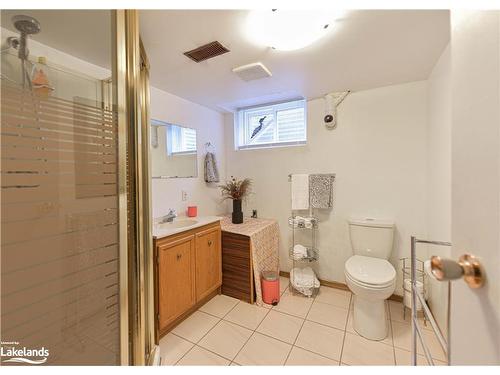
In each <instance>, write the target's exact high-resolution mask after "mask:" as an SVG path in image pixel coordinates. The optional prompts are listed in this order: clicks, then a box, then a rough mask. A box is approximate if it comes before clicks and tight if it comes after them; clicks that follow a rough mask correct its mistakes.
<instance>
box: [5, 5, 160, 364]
mask: <svg viewBox="0 0 500 375" xmlns="http://www.w3.org/2000/svg"><path fill="white" fill-rule="evenodd" d="M1 13H2V18H1V21H2V22H1V81H0V83H1V143H2V148H1V307H2V309H1V326H0V327H1V332H0V334H1V340H2V349H3V351H4V352H8V349H16V350H18V349H21V350H22V349H23V348H25V351H24V352H23V353H27V352H26V350H31V351H32V353H35V354H34V355H28V354H26V355H11V356H3V357H2V358H1V361H2V365H8V364H16V363H17V364H50V365H85V364H88V365H118V364H147V362H148V361H149V360H151V357H152V355H153V354H154V353H153V351H154V342H152V339H151V333H150V331H149V329H148V327H147V324H150V320H152V319H151V317H150V314H151V312H150V311H149V310H148V303H149V298H148V296H147V295H145V294H144V290H146V291H147V290H148V282H149V279H148V277H149V275H148V264H149V259H147V257H148V256H149V251H150V244H149V243H148V242H147V241H145V240H144V238H145V235H144V233H145V232H147V231H148V230H149V229H148V225H149V223H148V219H146V221H144V220H143V218H142V215H144V216H145V217H146V218H149V217H150V215H149V207H148V199H149V192H148V190H147V189H146V190H144V189H143V188H139V187H140V186H142V185H141V184H142V178H141V177H140V176H139V177H138V176H137V170H138V169H139V168H140V165H139V164H138V162H137V161H138V160H142V159H144V158H146V160H147V153H146V154H144V152H145V151H144V150H143V149H142V148H141V145H140V142H139V141H140V137H141V133H140V129H141V128H142V127H141V126H140V124H141V121H144V120H145V118H144V116H147V107H148V103H147V102H146V101H145V100H144V98H143V96H144V92H146V91H147V88H146V90H145V91H144V92H141V90H140V89H141V86H140V83H141V76H140V68H141V64H140V56H139V55H138V54H137V51H139V38H138V27H137V26H138V25H137V14H136V12H134V11H106V10H99V11H81V10H80V11H78V10H71V11H69V10H68V11H58V10H33V11H27V10H23V11H12V10H9V11H2V12H1ZM63 19H64V22H60V20H63ZM79 34H85V37H84V38H82V37H79ZM88 41H90V42H91V43H89V42H88ZM131 64H132V65H131ZM141 95H142V96H141ZM141 106H142V108H141ZM138 113H140V114H141V116H142V117H141V116H138V115H137V114H138ZM146 128H147V127H146ZM146 172H147V171H146ZM145 177H146V178H147V177H148V176H147V173H146V176H145ZM146 186H149V185H147V184H146ZM139 215H141V217H139ZM151 332H152V330H151Z"/></svg>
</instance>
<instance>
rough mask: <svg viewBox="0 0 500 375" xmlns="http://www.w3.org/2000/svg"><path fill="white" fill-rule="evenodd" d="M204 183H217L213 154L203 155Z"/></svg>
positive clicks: (217, 176)
mask: <svg viewBox="0 0 500 375" xmlns="http://www.w3.org/2000/svg"><path fill="white" fill-rule="evenodd" d="M205 182H219V170H218V169H217V161H216V160H215V154H214V153H212V152H207V154H206V155H205Z"/></svg>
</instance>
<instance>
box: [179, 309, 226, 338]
mask: <svg viewBox="0 0 500 375" xmlns="http://www.w3.org/2000/svg"><path fill="white" fill-rule="evenodd" d="M219 320H220V319H219V318H216V317H214V316H212V315H209V314H205V313H204V312H200V311H196V312H194V313H193V315H191V316H190V317H189V318H187V319H186V320H184V321H183V322H182V323H181V324H179V325H178V326H177V327H175V328H174V329H173V330H172V333H175V334H176V335H177V336H180V337H182V338H184V339H186V340H188V341H191V342H194V343H197V342H198V341H200V339H201V338H202V337H203V336H205V334H206V333H207V332H208V331H210V329H212V327H214V326H215V325H216V324H217V323H218V322H219Z"/></svg>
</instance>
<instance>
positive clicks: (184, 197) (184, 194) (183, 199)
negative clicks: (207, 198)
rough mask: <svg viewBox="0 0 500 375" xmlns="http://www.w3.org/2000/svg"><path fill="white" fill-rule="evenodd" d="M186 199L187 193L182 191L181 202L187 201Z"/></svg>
mask: <svg viewBox="0 0 500 375" xmlns="http://www.w3.org/2000/svg"><path fill="white" fill-rule="evenodd" d="M187 198H188V193H187V191H184V190H182V201H183V202H185V201H187Z"/></svg>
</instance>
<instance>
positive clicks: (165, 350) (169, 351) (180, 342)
mask: <svg viewBox="0 0 500 375" xmlns="http://www.w3.org/2000/svg"><path fill="white" fill-rule="evenodd" d="M193 346H194V344H193V343H191V342H189V341H187V340H184V339H183V338H181V337H178V336H175V335H174V334H172V333H168V334H166V335H165V336H163V337H162V338H161V340H160V356H161V364H162V365H175V363H176V362H177V361H178V360H179V359H181V358H182V356H183V355H184V354H186V353H187V352H188V351H189V350H190V349H191V348H192V347H193Z"/></svg>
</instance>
